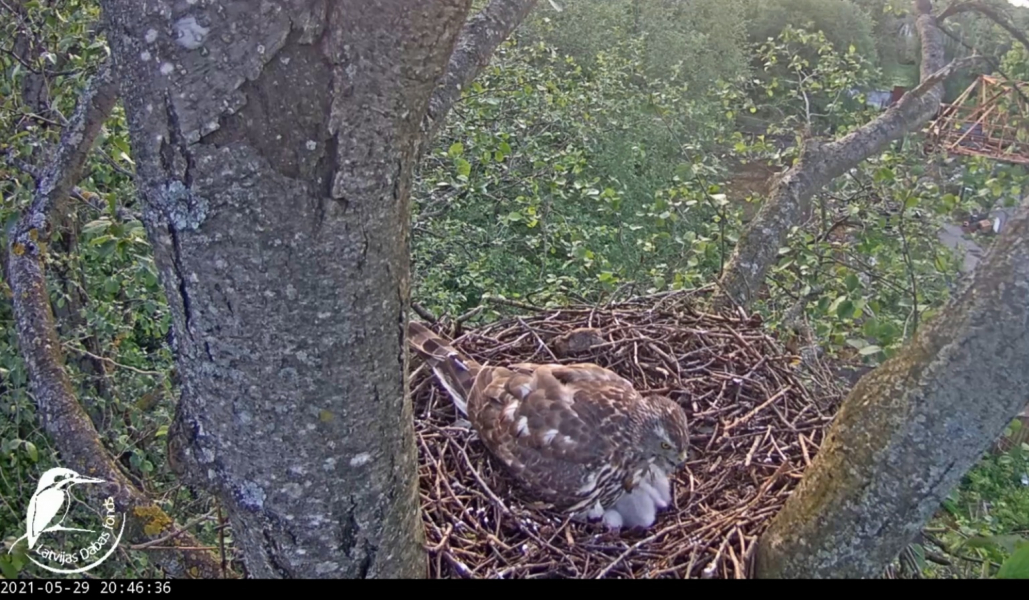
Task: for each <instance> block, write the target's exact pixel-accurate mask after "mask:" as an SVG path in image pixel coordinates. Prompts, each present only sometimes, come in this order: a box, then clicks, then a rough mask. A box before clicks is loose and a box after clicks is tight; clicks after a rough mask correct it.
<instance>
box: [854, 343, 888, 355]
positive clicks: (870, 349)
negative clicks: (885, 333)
mask: <svg viewBox="0 0 1029 600" xmlns="http://www.w3.org/2000/svg"><path fill="white" fill-rule="evenodd" d="M881 351H882V348H880V347H879V346H876V345H870V346H865V347H864V348H862V349H860V350H858V354H860V355H861V356H868V355H869V354H875V353H876V352H881Z"/></svg>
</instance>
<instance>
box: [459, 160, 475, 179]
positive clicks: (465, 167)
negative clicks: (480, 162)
mask: <svg viewBox="0 0 1029 600" xmlns="http://www.w3.org/2000/svg"><path fill="white" fill-rule="evenodd" d="M456 162H457V174H458V175H460V176H461V177H464V178H465V179H468V176H469V175H471V174H472V164H471V163H470V162H468V161H467V160H465V159H463V158H459V159H457V161H456Z"/></svg>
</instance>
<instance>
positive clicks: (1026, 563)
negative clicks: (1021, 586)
mask: <svg viewBox="0 0 1029 600" xmlns="http://www.w3.org/2000/svg"><path fill="white" fill-rule="evenodd" d="M997 579H1029V543H1023V544H1022V545H1021V547H1020V548H1019V549H1018V550H1015V552H1014V553H1013V554H1012V555H1011V556H1009V557H1008V559H1007V560H1005V561H1004V563H1003V564H1002V565H1000V571H999V572H998V573H997Z"/></svg>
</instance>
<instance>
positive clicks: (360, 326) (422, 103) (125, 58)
mask: <svg viewBox="0 0 1029 600" xmlns="http://www.w3.org/2000/svg"><path fill="white" fill-rule="evenodd" d="M469 4H470V2H469V0H434V1H433V0H383V1H380V2H374V3H370V2H359V1H340V2H324V1H320V0H293V1H289V2H260V3H256V2H249V1H245V0H235V1H225V2H221V3H218V4H217V5H213V4H210V5H209V4H207V3H192V2H191V3H185V2H149V3H145V4H140V3H139V2H138V1H137V0H108V1H105V2H103V7H104V12H105V19H106V21H107V25H108V31H109V39H110V42H111V45H112V50H113V52H114V57H115V62H116V66H117V74H118V77H119V79H120V82H121V87H122V93H123V98H124V102H125V106H126V112H127V114H128V118H129V124H130V128H131V135H132V143H133V153H134V156H135V160H136V164H137V169H138V182H137V184H138V188H139V193H140V194H141V196H142V198H143V200H144V203H145V215H144V220H145V223H146V227H147V231H148V235H149V237H150V240H151V243H152V244H153V249H154V255H155V259H156V263H157V265H158V268H159V270H160V273H161V276H162V280H163V283H164V287H165V291H166V293H167V296H168V302H169V305H170V307H171V311H172V315H173V331H174V337H175V351H176V357H177V364H178V368H179V371H180V373H181V377H182V398H181V401H180V406H179V409H178V411H177V414H176V420H175V422H174V423H173V427H172V431H171V432H170V434H169V435H170V436H173V437H174V438H175V443H174V444H172V445H173V446H174V449H175V450H176V455H175V456H174V457H172V459H173V462H174V464H175V465H177V469H178V470H179V471H181V475H182V477H183V479H184V480H186V481H187V482H189V483H191V484H194V485H197V486H201V487H204V488H206V489H209V490H211V491H213V492H214V493H216V494H217V495H218V496H219V497H220V498H221V499H222V500H223V501H224V502H225V505H226V507H227V508H228V511H229V513H230V516H231V521H232V525H233V529H234V532H235V539H236V543H237V545H238V547H239V548H241V549H242V551H243V555H244V560H245V564H246V566H247V570H248V573H249V575H250V576H252V577H296V578H311V577H395V576H401V577H419V576H423V575H424V569H425V567H424V558H423V551H422V548H421V545H420V543H419V542H420V540H421V538H422V534H421V526H420V520H419V510H418V497H417V480H416V477H415V476H414V475H415V473H416V465H415V460H416V450H415V444H414V433H413V426H412V416H411V407H410V402H409V400H408V399H407V394H406V381H405V376H404V374H405V372H406V357H407V352H406V348H405V346H404V329H405V322H406V303H407V298H408V231H407V229H408V226H407V222H408V196H409V190H410V181H411V174H412V169H413V167H414V166H415V165H414V161H413V160H412V156H413V155H414V152H415V150H416V146H417V142H418V138H419V132H420V125H421V121H422V118H423V116H424V114H425V112H426V109H427V105H428V100H429V97H430V94H431V93H432V91H433V88H434V85H435V83H436V81H437V80H438V79H439V78H440V76H441V75H442V73H443V71H444V68H445V67H446V66H447V62H448V59H449V57H450V56H451V52H452V50H453V47H454V43H455V39H456V36H457V34H458V33H459V31H460V30H461V27H462V25H463V23H464V21H465V18H466V15H467V12H468V9H469Z"/></svg>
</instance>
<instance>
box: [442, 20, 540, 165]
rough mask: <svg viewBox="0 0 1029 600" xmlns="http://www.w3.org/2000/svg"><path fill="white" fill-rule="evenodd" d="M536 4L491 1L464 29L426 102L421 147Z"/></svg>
mask: <svg viewBox="0 0 1029 600" xmlns="http://www.w3.org/2000/svg"><path fill="white" fill-rule="evenodd" d="M536 1H537V0H491V1H490V3H489V4H487V5H486V7H485V8H483V9H482V10H481V11H479V13H478V14H476V15H475V16H474V17H472V18H471V19H469V20H468V22H467V23H465V25H464V29H463V30H462V31H461V33H460V35H459V36H458V38H457V43H456V44H455V45H454V53H453V54H452V55H451V56H450V63H449V64H448V65H447V69H446V71H444V73H443V77H442V78H440V81H439V84H438V85H437V86H436V89H435V91H433V93H432V96H431V97H430V98H429V108H428V111H427V113H426V115H425V119H424V120H423V121H422V133H423V145H426V144H431V140H432V138H433V137H435V135H436V132H437V131H438V130H439V128H440V126H441V125H442V124H443V122H444V120H445V119H446V116H447V113H448V112H450V109H451V108H452V107H453V106H454V103H455V102H457V100H458V99H459V98H460V97H461V92H462V91H463V90H464V89H465V88H466V87H467V86H468V85H469V84H470V83H471V82H472V80H474V79H475V77H476V76H477V75H478V74H479V72H480V71H482V69H483V68H484V67H485V66H486V65H487V64H488V63H489V60H490V57H491V56H493V52H494V51H495V50H496V49H497V47H498V46H500V44H501V43H502V42H503V41H504V40H505V39H507V37H508V36H509V35H511V32H512V31H514V30H515V28H516V27H518V25H519V24H520V23H521V22H522V21H523V20H524V19H525V17H526V15H528V14H529V11H530V10H532V8H533V7H534V6H535V5H536Z"/></svg>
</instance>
